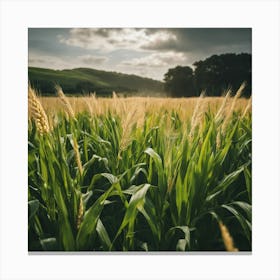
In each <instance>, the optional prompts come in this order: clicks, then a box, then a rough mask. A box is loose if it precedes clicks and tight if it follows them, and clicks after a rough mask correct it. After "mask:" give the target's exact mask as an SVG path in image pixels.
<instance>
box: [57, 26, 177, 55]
mask: <svg viewBox="0 0 280 280" xmlns="http://www.w3.org/2000/svg"><path fill="white" fill-rule="evenodd" d="M58 39H59V42H60V43H63V44H66V45H68V46H76V47H80V48H84V49H88V50H89V49H92V50H96V49H102V50H103V51H112V50H115V49H133V50H148V49H149V48H153V46H154V47H157V46H162V45H166V46H172V44H175V43H176V41H177V38H176V35H175V34H172V33H171V32H170V31H168V30H164V29H163V30H160V29H158V30H156V31H155V32H150V31H149V29H145V28H73V29H71V30H70V31H69V35H68V36H65V35H60V36H59V37H58Z"/></svg>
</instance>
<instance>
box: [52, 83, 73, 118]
mask: <svg viewBox="0 0 280 280" xmlns="http://www.w3.org/2000/svg"><path fill="white" fill-rule="evenodd" d="M55 89H56V93H57V95H58V97H59V99H60V100H61V102H62V103H63V104H64V106H65V108H66V111H67V113H68V114H69V116H70V117H71V118H73V119H75V113H74V110H73V108H72V106H71V104H70V102H69V100H68V99H67V97H66V96H65V94H64V92H63V91H62V88H61V87H60V86H58V85H56V86H55Z"/></svg>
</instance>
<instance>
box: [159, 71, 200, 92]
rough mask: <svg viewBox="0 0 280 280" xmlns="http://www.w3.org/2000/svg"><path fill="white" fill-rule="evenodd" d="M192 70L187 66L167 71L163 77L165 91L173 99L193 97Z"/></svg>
mask: <svg viewBox="0 0 280 280" xmlns="http://www.w3.org/2000/svg"><path fill="white" fill-rule="evenodd" d="M193 78H194V77H193V70H192V68H190V67H188V66H177V67H175V68H172V69H168V72H167V73H166V74H165V75H164V81H165V85H164V87H165V90H166V91H167V92H168V93H169V94H170V95H171V96H173V97H183V96H194V95H195V91H194V79H193Z"/></svg>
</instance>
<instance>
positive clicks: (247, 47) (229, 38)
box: [142, 28, 251, 54]
mask: <svg viewBox="0 0 280 280" xmlns="http://www.w3.org/2000/svg"><path fill="white" fill-rule="evenodd" d="M158 32H169V33H170V34H172V36H170V37H169V40H160V39H159V40H156V41H154V42H153V43H149V44H145V45H143V46H142V47H143V48H144V49H148V50H161V51H164V50H165V51H170V50H172V51H178V52H185V53H186V52H188V53H207V54H208V53H221V52H239V51H244V52H245V51H246V52H251V29H250V28H172V29H151V30H149V33H148V34H151V35H152V34H157V33H158Z"/></svg>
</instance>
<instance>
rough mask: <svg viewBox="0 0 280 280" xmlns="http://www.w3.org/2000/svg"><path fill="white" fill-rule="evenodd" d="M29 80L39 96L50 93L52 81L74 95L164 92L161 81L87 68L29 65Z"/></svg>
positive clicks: (52, 92)
mask: <svg viewBox="0 0 280 280" xmlns="http://www.w3.org/2000/svg"><path fill="white" fill-rule="evenodd" d="M28 79H29V81H30V83H31V85H32V86H33V87H35V88H36V89H37V90H39V92H40V93H41V94H42V95H53V94H54V93H55V91H54V85H55V84H59V85H60V86H61V87H62V88H63V90H64V92H65V93H67V94H75V95H77V94H88V93H89V92H94V91H95V92H96V93H97V95H103V96H106V95H109V94H110V95H111V94H112V91H116V92H122V93H124V94H131V95H132V94H133V95H137V93H143V92H144V93H148V94H149V93H155V92H162V91H163V83H162V82H160V81H156V80H152V79H148V78H143V77H139V76H136V75H128V74H122V73H117V72H107V71H101V70H95V69H90V68H76V69H71V70H52V69H45V68H37V67H29V68H28Z"/></svg>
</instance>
